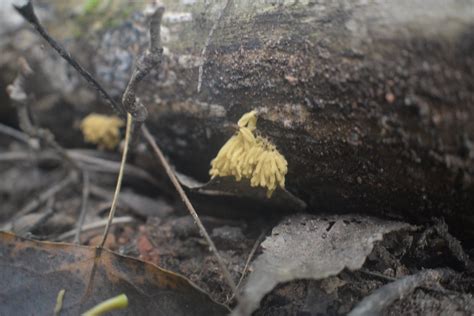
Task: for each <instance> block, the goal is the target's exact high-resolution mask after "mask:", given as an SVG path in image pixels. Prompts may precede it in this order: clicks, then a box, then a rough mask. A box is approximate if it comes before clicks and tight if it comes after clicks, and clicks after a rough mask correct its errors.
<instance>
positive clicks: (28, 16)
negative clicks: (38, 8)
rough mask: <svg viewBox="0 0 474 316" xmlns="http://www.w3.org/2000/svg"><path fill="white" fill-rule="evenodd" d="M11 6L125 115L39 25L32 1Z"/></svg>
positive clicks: (118, 111) (90, 76)
mask: <svg viewBox="0 0 474 316" xmlns="http://www.w3.org/2000/svg"><path fill="white" fill-rule="evenodd" d="M13 7H14V8H15V9H16V10H17V11H18V13H20V14H21V16H22V17H23V18H24V19H25V20H27V21H28V22H29V23H30V24H31V25H33V27H34V28H35V29H36V31H37V32H38V33H39V34H40V35H41V37H43V39H45V40H46V42H48V44H49V45H51V47H52V48H54V50H56V51H57V52H58V54H59V55H60V56H61V57H62V58H64V60H66V61H67V62H68V63H69V64H70V65H71V66H72V67H74V69H76V70H77V72H79V73H80V74H81V76H82V77H83V78H84V79H86V80H87V82H89V83H90V84H91V85H92V86H93V87H94V88H95V89H96V90H97V91H98V92H99V93H100V94H101V95H102V96H103V97H104V99H105V100H107V101H108V102H109V103H110V105H111V106H112V108H113V109H114V110H115V111H116V112H117V113H118V114H120V115H121V116H122V117H124V116H125V110H124V109H123V107H122V106H121V104H119V103H117V102H116V101H115V100H114V99H113V98H112V97H111V96H110V95H109V94H108V93H107V91H105V89H104V88H102V86H101V85H100V84H99V83H98V82H97V81H96V80H95V79H94V77H92V75H91V74H90V73H89V72H88V71H87V70H85V69H84V68H83V67H82V66H81V65H80V64H79V63H78V62H77V61H76V60H75V59H74V58H73V57H72V56H71V54H69V52H68V51H67V50H66V49H65V48H64V47H63V46H62V45H61V44H59V43H58V42H57V41H56V40H55V39H54V38H52V37H51V36H50V35H49V34H48V32H47V31H46V30H45V28H44V27H43V26H42V25H41V23H40V22H39V20H38V17H37V16H36V13H35V10H34V7H33V3H32V2H31V0H28V1H27V2H26V3H25V4H24V5H21V6H19V5H13Z"/></svg>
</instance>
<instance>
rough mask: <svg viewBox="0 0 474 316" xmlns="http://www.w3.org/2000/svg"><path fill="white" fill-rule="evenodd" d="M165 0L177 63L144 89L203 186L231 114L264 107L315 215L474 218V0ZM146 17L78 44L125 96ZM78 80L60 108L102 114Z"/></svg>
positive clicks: (162, 139) (161, 128)
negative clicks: (94, 109)
mask: <svg viewBox="0 0 474 316" xmlns="http://www.w3.org/2000/svg"><path fill="white" fill-rule="evenodd" d="M164 2H165V6H166V8H167V12H166V13H165V17H164V27H163V30H162V39H163V46H164V48H165V51H164V56H165V58H164V61H163V63H162V66H161V69H159V70H158V69H157V70H155V71H154V74H153V75H152V76H150V77H149V78H148V79H147V80H146V81H145V82H144V83H143V84H142V87H141V91H140V92H139V93H140V96H141V100H142V102H143V103H144V104H146V105H147V108H148V111H149V117H148V123H147V124H148V126H149V127H150V129H151V130H152V132H153V133H154V135H155V136H156V139H157V142H158V143H159V144H160V146H161V147H162V148H163V150H164V151H165V152H166V154H167V155H169V157H170V159H171V161H172V162H173V163H174V164H175V166H176V168H177V169H178V170H179V171H180V172H182V173H184V174H187V175H190V176H193V177H195V178H197V179H198V180H201V181H206V180H207V179H208V170H209V162H210V161H211V159H212V158H213V157H214V156H215V155H216V153H217V151H218V149H219V148H220V146H222V145H223V144H224V142H225V141H226V139H227V138H228V137H229V136H231V135H232V133H233V132H234V127H233V124H234V123H235V122H236V121H237V120H238V118H239V117H240V116H241V115H242V114H243V113H245V112H247V111H249V110H251V109H257V110H258V111H259V112H260V117H259V123H258V124H259V125H258V126H259V130H260V131H261V133H262V135H264V136H266V137H268V138H270V139H271V140H272V141H273V142H274V143H276V144H277V146H278V148H279V150H280V152H282V153H283V154H284V155H285V157H286V159H287V160H288V163H289V173H288V175H287V188H288V189H289V190H290V191H291V192H293V193H294V194H295V195H296V196H298V197H300V198H301V199H303V200H304V201H306V202H307V203H308V205H309V208H310V209H311V210H313V211H317V212H322V211H327V212H335V211H337V212H348V211H351V212H361V211H362V212H371V213H375V214H399V215H404V216H410V218H412V219H423V218H431V216H440V215H441V216H445V217H446V218H447V219H448V220H450V221H451V222H452V223H460V224H463V227H473V226H472V225H473V224H474V182H473V176H474V144H473V142H474V124H473V119H474V54H473V52H474V9H473V8H474V2H473V1H470V0H463V1H456V0H430V1H425V0H416V1H413V0H403V1H390V2H378V1H344V0H338V1H298V0H294V1H283V0H282V1H276V0H275V1H246V0H233V1H232V0H228V1H224V0H220V1H212V2H210V3H207V2H202V1H192V0H190V1H182V2H180V3H177V2H176V1H171V0H170V1H164ZM131 21H132V22H133V23H132V22H131ZM145 21H146V18H144V17H143V16H138V17H137V16H135V17H131V18H130V21H127V22H126V23H123V24H120V25H118V26H113V27H112V28H108V29H105V30H101V31H100V32H97V33H96V34H93V36H90V34H89V35H88V38H89V39H90V38H94V40H93V41H92V42H90V43H89V44H87V45H84V43H83V42H81V41H79V40H77V42H78V43H80V45H78V44H77V43H75V44H72V45H70V47H71V49H72V50H73V52H74V53H76V54H77V55H78V57H79V59H80V60H81V61H82V62H83V63H85V64H86V65H87V66H88V67H90V69H91V70H92V71H93V72H95V73H96V75H97V77H98V78H99V80H100V81H101V82H103V83H104V84H105V85H106V86H107V87H108V89H110V91H111V92H112V93H115V95H116V96H117V97H118V98H119V97H120V94H121V93H122V92H123V89H124V88H125V85H126V82H127V80H128V78H129V75H130V72H131V69H132V65H133V59H134V58H135V57H136V56H137V52H139V51H140V49H141V48H142V47H143V46H144V45H145V44H146V43H147V38H146V27H144V25H145ZM69 83H70V82H69ZM71 84H72V85H76V86H81V87H82V84H83V83H81V82H80V80H79V82H72V83H71ZM198 86H199V91H198ZM57 90H61V89H57ZM78 91H84V90H81V89H70V88H69V90H68V91H64V90H62V95H63V96H64V98H66V99H67V100H69V101H70V104H72V105H73V106H72V107H70V109H68V111H69V114H64V113H62V114H61V115H66V116H67V115H70V117H73V115H76V116H77V113H78V112H79V113H84V112H86V111H88V110H90V109H91V105H90V104H91V100H92V99H91V98H90V97H84V100H87V102H86V101H81V99H80V98H77V93H78ZM82 93H83V92H82ZM71 109H74V110H71ZM58 111H59V110H58ZM46 112H47V111H44V112H41V113H43V114H40V118H41V120H42V121H43V122H45V124H47V125H54V124H52V120H51V119H48V118H47V115H49V114H47V113H46ZM48 121H49V123H48ZM51 128H52V130H53V131H54V127H51Z"/></svg>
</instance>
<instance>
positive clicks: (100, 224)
mask: <svg viewBox="0 0 474 316" xmlns="http://www.w3.org/2000/svg"><path fill="white" fill-rule="evenodd" d="M134 221H135V219H134V218H133V217H131V216H122V217H116V218H114V219H113V220H112V223H111V225H119V224H127V223H132V222H134ZM107 223H108V220H107V219H103V220H100V221H97V222H94V223H90V224H87V225H84V226H83V227H82V232H83V233H84V232H88V231H91V230H95V229H99V228H102V227H104V226H106V225H107ZM76 233H77V228H74V229H72V230H70V231H68V232H65V233H64V234H61V235H59V237H58V238H56V239H57V240H58V241H65V240H68V239H69V238H72V237H74V236H75V235H76Z"/></svg>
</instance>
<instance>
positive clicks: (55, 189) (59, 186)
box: [1, 172, 76, 230]
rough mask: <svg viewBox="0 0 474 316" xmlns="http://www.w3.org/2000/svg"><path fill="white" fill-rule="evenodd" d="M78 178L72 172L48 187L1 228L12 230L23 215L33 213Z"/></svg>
mask: <svg viewBox="0 0 474 316" xmlns="http://www.w3.org/2000/svg"><path fill="white" fill-rule="evenodd" d="M75 180H76V176H75V173H73V172H71V173H69V175H68V176H67V177H66V178H64V179H63V180H61V181H60V182H58V183H56V184H55V185H53V186H51V187H50V188H48V189H46V190H45V191H43V192H41V193H40V195H39V196H38V198H36V199H33V200H32V201H30V202H28V203H27V204H26V205H25V206H24V207H23V208H22V209H20V210H19V211H18V212H16V214H15V216H14V217H13V219H12V220H11V222H10V223H8V224H6V225H4V226H3V227H2V228H1V230H10V229H11V228H12V227H13V223H14V222H15V221H16V220H17V219H18V218H20V217H21V216H23V215H26V214H28V213H31V212H32V211H34V210H35V209H36V208H37V207H39V206H40V205H41V204H43V203H44V202H46V201H47V200H48V199H49V198H51V197H52V196H54V195H56V194H57V193H59V192H60V191H62V190H63V189H65V188H66V187H68V186H69V185H70V184H71V183H73V182H74V181H75Z"/></svg>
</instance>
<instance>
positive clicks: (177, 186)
mask: <svg viewBox="0 0 474 316" xmlns="http://www.w3.org/2000/svg"><path fill="white" fill-rule="evenodd" d="M142 132H143V135H144V136H145V139H146V140H147V142H148V144H149V145H150V146H151V148H152V149H153V151H154V152H155V154H156V156H157V157H158V159H159V160H160V162H161V165H162V166H163V167H164V168H165V171H166V174H167V175H168V177H169V178H170V180H171V182H172V183H173V185H174V187H175V189H176V191H178V193H179V196H180V197H181V200H182V201H183V202H184V205H186V208H187V209H188V211H189V213H190V214H191V216H192V217H193V219H194V221H195V223H196V225H197V226H198V228H199V231H200V233H201V235H202V236H203V237H204V239H205V240H206V242H207V244H208V245H209V248H210V250H211V252H212V253H213V254H214V256H215V257H216V259H217V263H218V264H219V266H220V268H221V270H222V274H223V275H224V278H225V279H226V281H227V283H228V285H229V287H230V288H231V289H232V292H233V293H234V294H235V296H236V297H237V300H238V299H239V294H238V292H237V286H236V285H235V282H234V280H233V279H232V276H231V275H230V273H229V270H227V267H226V266H225V264H224V261H223V260H222V257H221V256H220V254H219V251H218V250H217V248H216V245H215V244H214V242H213V241H212V239H211V237H210V236H209V234H208V233H207V231H206V228H205V227H204V225H203V224H202V222H201V220H200V219H199V216H198V214H197V212H196V210H195V209H194V206H193V205H192V204H191V201H190V200H189V198H188V196H187V195H186V193H185V192H184V189H183V187H182V186H181V184H180V183H179V181H178V178H176V175H175V174H174V172H173V169H171V166H170V165H169V163H168V161H167V160H166V158H165V156H164V155H163V152H162V151H161V149H160V148H159V147H158V145H157V144H156V142H155V140H154V139H153V136H152V135H151V134H150V132H149V131H148V129H147V127H146V125H145V124H143V125H142Z"/></svg>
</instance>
